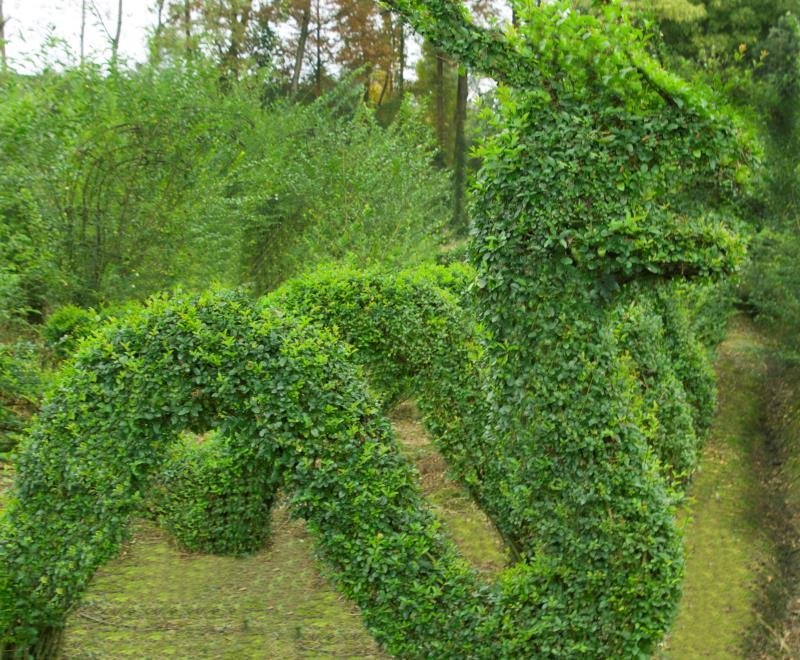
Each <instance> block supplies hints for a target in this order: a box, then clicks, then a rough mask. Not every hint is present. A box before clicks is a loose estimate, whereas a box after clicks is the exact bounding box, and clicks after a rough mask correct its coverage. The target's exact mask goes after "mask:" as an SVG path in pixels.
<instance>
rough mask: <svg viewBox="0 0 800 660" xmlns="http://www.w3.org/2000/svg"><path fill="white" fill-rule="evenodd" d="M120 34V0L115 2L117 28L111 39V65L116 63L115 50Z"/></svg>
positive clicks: (116, 49)
mask: <svg viewBox="0 0 800 660" xmlns="http://www.w3.org/2000/svg"><path fill="white" fill-rule="evenodd" d="M121 34H122V0H118V2H117V29H116V30H115V31H114V38H113V39H112V40H111V65H112V66H114V65H116V63H117V52H118V51H119V38H120V35H121Z"/></svg>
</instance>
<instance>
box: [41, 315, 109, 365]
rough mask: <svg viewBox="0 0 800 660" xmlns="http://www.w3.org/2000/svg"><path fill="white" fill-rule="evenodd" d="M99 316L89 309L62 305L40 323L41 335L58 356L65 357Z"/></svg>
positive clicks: (93, 325) (87, 332)
mask: <svg viewBox="0 0 800 660" xmlns="http://www.w3.org/2000/svg"><path fill="white" fill-rule="evenodd" d="M98 321H99V316H98V315H97V314H96V313H95V312H94V311H93V310H90V309H83V308H82V307H76V306H75V305H64V306H63V307H59V308H58V309H57V310H56V311H54V312H53V313H52V314H50V315H49V316H48V317H47V320H46V321H45V322H44V324H43V325H42V337H43V339H44V340H45V343H46V344H47V346H48V347H49V348H50V349H51V350H52V351H53V352H55V354H56V355H58V356H59V357H62V358H64V357H66V356H68V355H69V354H70V353H72V352H73V351H74V350H75V348H76V347H77V346H78V342H80V340H81V339H83V338H84V337H87V336H88V335H89V333H90V332H91V330H92V328H93V327H95V326H96V325H97V322H98Z"/></svg>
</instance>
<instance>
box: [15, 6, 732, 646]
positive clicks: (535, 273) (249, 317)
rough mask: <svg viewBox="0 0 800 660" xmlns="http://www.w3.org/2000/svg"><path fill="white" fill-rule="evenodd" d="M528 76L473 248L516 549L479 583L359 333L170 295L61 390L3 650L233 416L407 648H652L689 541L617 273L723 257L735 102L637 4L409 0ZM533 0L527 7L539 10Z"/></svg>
mask: <svg viewBox="0 0 800 660" xmlns="http://www.w3.org/2000/svg"><path fill="white" fill-rule="evenodd" d="M387 4H389V5H390V6H392V7H394V8H396V9H397V10H398V11H401V12H403V13H404V14H405V15H406V16H407V17H409V18H410V19H411V20H412V22H413V23H414V24H415V25H416V26H417V27H418V28H419V29H420V31H421V32H423V33H425V34H426V35H427V36H428V37H430V38H431V39H433V40H434V41H435V42H437V44H438V45H439V46H440V47H441V48H443V49H445V50H447V51H448V52H450V53H452V54H453V55H455V56H457V57H460V58H462V59H463V60H464V61H465V62H466V63H468V64H472V65H475V66H476V67H478V68H482V69H484V70H485V71H487V72H489V73H491V74H493V75H495V76H496V77H498V78H499V79H501V80H503V81H505V82H508V83H511V84H513V85H514V86H516V90H514V91H511V90H503V91H502V96H503V111H502V115H501V119H500V120H499V125H498V127H499V129H500V130H499V131H498V133H497V135H496V136H495V137H493V138H492V139H490V140H489V141H488V143H487V144H486V146H485V147H484V148H483V150H482V154H483V158H484V166H483V168H482V173H481V175H480V177H479V179H478V181H477V184H476V190H475V194H474V200H473V216H474V218H475V230H474V238H473V245H472V248H471V253H472V258H473V261H474V262H475V264H476V266H477V269H478V270H477V279H476V285H475V286H476V289H477V298H478V309H479V312H480V314H481V318H482V321H483V323H484V325H485V327H486V329H487V331H488V338H487V339H486V345H485V348H484V367H485V369H486V372H487V373H488V374H489V376H488V379H487V383H486V386H485V392H486V417H487V423H486V426H485V429H484V431H483V434H482V453H481V455H482V456H483V457H484V458H483V460H484V465H483V466H482V467H483V468H484V470H483V474H482V475H481V479H480V484H479V487H480V495H479V496H480V498H481V500H482V504H483V506H484V508H485V509H486V510H487V511H489V512H490V513H491V515H492V516H493V518H494V520H495V523H496V524H497V525H498V527H499V528H500V529H501V531H502V532H503V533H504V535H505V536H506V538H508V539H510V541H511V542H512V543H513V544H514V546H515V547H516V549H517V552H518V554H519V556H520V557H521V560H520V561H518V562H516V563H515V564H514V565H513V566H512V567H511V568H509V569H508V570H507V571H505V572H504V574H503V575H502V576H501V578H500V580H499V582H498V583H497V584H496V585H487V584H484V583H483V582H481V580H480V579H479V578H478V577H477V576H476V574H475V573H474V572H473V571H472V570H471V569H470V568H469V567H468V566H467V565H466V564H465V563H464V561H463V560H461V559H460V558H459V557H458V555H457V553H456V551H455V549H454V547H453V545H452V543H450V542H449V541H448V540H447V539H446V538H443V537H442V535H441V534H440V532H439V530H438V525H437V523H436V521H435V519H434V518H433V516H432V515H431V514H430V512H429V510H428V509H427V508H425V506H424V504H423V503H422V502H421V501H420V498H419V494H418V491H417V489H416V487H415V485H414V476H413V473H412V470H411V469H410V468H409V466H408V465H407V464H406V463H405V462H404V461H403V460H402V458H401V457H400V454H399V453H398V451H397V448H396V446H395V443H394V441H393V439H392V436H391V433H390V430H389V428H388V425H387V424H386V422H385V421H384V420H383V419H382V417H381V416H380V415H379V414H378V412H377V408H376V405H375V403H374V402H373V401H372V399H371V398H370V396H369V395H368V393H367V391H366V389H365V386H364V384H363V382H362V380H361V377H360V372H359V370H357V369H355V368H354V367H353V366H352V365H351V364H350V363H349V361H348V358H347V351H346V350H345V349H343V348H342V347H341V346H340V345H339V344H338V343H337V342H336V341H335V340H334V338H333V337H332V336H331V335H330V334H329V333H327V332H325V331H320V330H315V329H313V328H311V327H306V326H304V325H303V324H302V323H297V322H294V321H292V320H291V319H282V318H279V317H276V316H274V315H273V314H272V313H271V312H265V313H262V312H260V311H259V310H258V309H256V308H254V307H253V306H252V304H251V303H249V302H248V301H247V300H245V299H243V298H241V297H239V296H237V295H235V294H224V293H216V294H207V295H205V296H203V297H202V298H200V299H199V300H177V301H172V302H169V301H163V300H157V301H154V302H153V303H151V305H150V307H149V309H147V310H146V311H144V312H142V313H141V314H139V315H138V316H135V317H131V318H128V319H126V321H125V322H124V323H118V324H117V325H112V326H110V327H108V328H107V329H106V330H105V332H104V333H103V334H101V335H99V336H97V337H96V338H95V339H94V340H92V341H90V342H89V343H87V344H85V345H84V346H83V347H82V348H81V349H80V351H79V354H78V356H77V357H76V358H75V361H74V362H73V363H72V364H71V365H70V366H69V367H68V368H67V370H66V372H65V373H64V375H63V376H62V379H61V381H60V383H59V385H58V386H57V387H56V388H55V389H54V391H53V392H52V393H51V395H50V398H49V403H48V404H47V405H46V406H45V407H44V409H43V412H42V415H41V417H40V420H39V422H38V425H37V426H36V428H35V429H34V430H33V432H32V435H31V438H30V440H29V441H28V443H27V445H26V447H25V450H24V452H23V454H22V458H21V459H20V470H19V474H20V476H19V479H18V482H17V485H16V488H15V499H14V500H13V501H12V503H11V505H10V507H9V509H8V512H7V513H6V514H5V515H4V517H3V518H2V520H0V560H2V565H3V568H4V571H3V573H2V574H0V630H2V635H3V638H2V639H3V644H4V653H5V654H7V655H11V656H19V657H24V656H27V655H30V654H32V655H36V656H40V657H47V654H48V653H51V652H52V650H53V649H54V647H55V644H56V641H57V637H58V631H59V629H60V627H61V626H62V625H63V617H64V613H65V612H66V610H67V609H68V608H69V607H70V606H71V604H72V603H73V602H74V601H75V599H76V598H78V597H79V595H80V593H81V591H82V590H83V588H84V587H85V585H86V582H87V580H88V579H89V577H90V576H91V574H92V573H93V571H94V570H95V568H96V567H97V566H98V565H99V564H101V563H102V562H103V561H105V560H107V559H108V558H109V557H110V556H112V555H113V553H114V552H115V551H116V549H117V547H118V545H119V543H120V541H121V540H122V538H123V537H124V532H125V529H126V523H127V519H128V518H129V516H130V514H131V512H132V511H133V510H134V509H135V508H136V506H137V505H138V501H139V499H140V497H141V493H142V492H144V491H145V490H146V486H147V483H148V480H149V477H150V475H152V474H153V473H154V472H155V471H156V469H157V468H158V466H159V465H160V464H161V463H162V462H163V459H164V456H165V454H166V448H167V446H168V445H169V444H170V442H171V441H174V440H175V438H176V437H177V436H178V434H179V433H180V432H181V431H182V430H184V429H186V428H189V429H194V430H205V429H207V428H209V427H214V428H217V429H218V430H219V432H220V433H222V434H224V435H226V436H227V437H228V438H231V439H232V440H234V441H235V442H236V443H237V444H238V445H239V446H240V447H242V448H246V449H247V451H249V452H250V454H251V456H252V460H253V462H254V464H255V466H257V467H258V468H259V469H261V470H264V471H265V473H266V474H269V477H270V480H271V483H272V485H273V490H272V492H274V489H276V488H278V487H282V488H285V489H286V490H287V491H288V492H289V493H290V494H291V505H292V509H293V512H294V514H295V515H297V516H301V517H303V518H305V519H306V520H307V521H308V524H309V528H310V530H311V531H312V534H313V535H314V536H315V538H316V540H317V543H318V546H319V548H320V551H321V554H322V555H323V556H324V558H325V559H326V560H327V561H328V563H329V564H330V565H331V567H332V568H333V570H334V574H335V575H336V579H337V582H338V584H339V585H340V587H341V588H342V590H343V591H344V592H345V593H346V594H347V595H348V596H349V597H350V598H352V599H353V600H354V601H355V602H356V603H357V604H358V605H359V606H360V607H361V609H362V612H363V616H364V621H365V623H366V624H367V626H368V627H369V628H370V630H371V631H372V632H373V634H374V635H375V637H376V639H378V641H379V642H381V643H382V644H383V645H384V646H385V647H386V648H387V650H388V651H389V652H391V653H392V654H394V655H398V656H402V657H437V658H438V657H458V658H461V657H485V658H497V657H507V658H521V657H590V658H597V657H639V656H641V655H642V654H646V653H648V652H650V651H651V650H652V649H653V647H654V645H655V644H656V642H657V641H658V640H659V639H660V637H661V635H662V634H663V632H664V630H665V629H666V627H667V626H668V624H669V622H670V620H671V617H672V613H673V610H674V606H675V603H676V600H677V596H678V593H679V583H680V578H681V555H680V544H679V539H678V536H677V533H676V531H675V528H674V524H673V519H672V511H671V501H670V497H669V493H668V489H667V487H666V485H665V483H664V480H663V479H662V478H661V476H660V474H659V472H658V461H657V460H656V458H655V455H654V453H653V451H652V450H651V449H650V448H649V446H648V442H647V440H648V438H647V433H648V431H647V429H648V422H647V421H646V420H645V418H644V413H643V409H642V398H641V396H640V394H639V390H638V386H637V384H636V377H635V373H634V367H633V364H632V361H631V360H630V359H629V358H628V357H627V356H626V355H625V353H624V351H623V350H621V347H620V345H619V342H618V340H617V338H616V337H615V322H614V319H615V318H616V315H617V308H618V305H619V303H620V301H621V300H622V293H623V292H625V291H626V289H627V288H628V287H629V286H630V285H631V283H633V282H636V283H637V286H646V285H648V284H652V283H657V282H659V281H662V280H669V279H671V278H682V277H690V276H705V275H708V276H711V275H721V274H724V273H725V272H727V271H729V270H730V269H731V268H732V267H733V265H734V263H735V261H736V257H737V255H738V254H739V252H740V247H739V245H738V243H737V240H736V238H735V236H734V235H733V234H732V233H731V232H729V231H728V230H727V229H726V228H725V226H724V225H723V224H722V223H721V222H719V221H717V220H715V219H714V218H712V217H706V216H701V215H699V214H698V210H699V208H700V204H699V202H698V200H697V197H698V195H700V194H701V193H702V195H703V199H702V200H701V201H702V202H703V203H704V205H707V204H710V203H712V202H713V203H715V205H716V206H718V207H724V206H725V205H726V204H733V203H735V194H736V186H735V185H734V183H733V182H734V181H735V180H736V168H737V166H738V163H739V154H738V152H737V151H736V143H735V140H734V136H733V134H732V131H731V130H730V129H728V128H726V127H725V126H726V125H727V124H725V122H724V121H723V119H724V118H720V117H717V116H715V114H714V113H713V112H711V110H709V109H708V107H707V106H704V105H703V103H704V102H703V101H702V99H698V98H695V97H693V96H692V95H691V94H690V93H689V91H688V90H686V89H685V88H683V87H682V86H681V84H680V83H678V82H677V81H675V80H673V79H671V78H669V77H667V76H666V75H665V74H663V73H662V72H660V71H659V70H658V69H657V68H655V67H654V66H653V65H652V64H651V63H650V62H649V61H648V60H647V58H646V57H645V56H644V55H643V50H642V49H641V43H640V42H641V35H639V33H638V32H636V31H635V30H634V29H633V28H630V27H629V26H628V24H627V23H626V22H625V21H624V19H623V17H622V15H621V14H620V12H619V9H618V6H617V5H615V4H612V5H609V6H607V7H605V9H604V10H603V12H604V15H603V16H602V17H597V16H594V15H592V14H589V13H586V14H581V13H578V12H575V11H572V12H567V11H566V10H565V8H564V7H562V6H559V7H542V8H538V9H536V10H535V11H534V9H533V8H531V10H530V11H529V12H528V13H525V12H524V11H521V15H520V18H521V24H520V29H519V31H511V32H510V33H509V34H508V35H502V34H500V33H499V32H497V31H496V30H494V29H484V28H480V27H477V26H476V25H475V24H474V23H473V22H472V21H471V20H470V19H469V17H468V15H467V14H466V12H465V10H464V9H463V7H461V5H459V4H458V3H455V2H451V1H449V0H427V1H425V2H422V1H414V0H397V1H392V2H389V3H387ZM520 9H524V8H523V7H520Z"/></svg>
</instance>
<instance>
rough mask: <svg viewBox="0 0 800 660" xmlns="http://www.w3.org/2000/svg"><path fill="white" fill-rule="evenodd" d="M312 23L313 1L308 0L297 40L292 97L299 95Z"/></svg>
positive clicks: (290, 91)
mask: <svg viewBox="0 0 800 660" xmlns="http://www.w3.org/2000/svg"><path fill="white" fill-rule="evenodd" d="M318 18H319V14H318ZM310 22H311V0H306V3H305V4H304V5H303V16H302V18H301V20H300V36H299V38H298V40H297V52H296V53H295V55H294V70H293V71H292V84H291V86H290V87H289V94H290V95H291V96H296V95H297V87H298V85H299V84H300V71H301V69H302V68H303V57H305V53H306V40H307V39H308V24H309V23H310ZM317 39H319V30H318V31H317Z"/></svg>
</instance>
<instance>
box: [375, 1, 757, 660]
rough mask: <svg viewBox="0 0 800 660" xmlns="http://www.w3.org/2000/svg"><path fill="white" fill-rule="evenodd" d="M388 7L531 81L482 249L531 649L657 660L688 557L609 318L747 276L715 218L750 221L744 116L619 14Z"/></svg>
mask: <svg viewBox="0 0 800 660" xmlns="http://www.w3.org/2000/svg"><path fill="white" fill-rule="evenodd" d="M388 4H390V5H391V6H393V7H395V8H397V9H399V10H400V11H403V12H404V13H405V14H406V15H407V16H408V17H409V19H410V20H411V21H412V22H413V24H414V25H415V27H416V28H417V29H418V30H420V31H421V32H422V33H423V34H425V35H426V36H427V37H429V38H431V39H432V40H434V41H436V42H437V44H438V45H439V47H440V48H442V49H443V50H446V51H448V52H450V53H451V54H453V55H455V56H457V57H460V58H463V59H464V60H465V61H466V62H468V63H470V64H473V65H475V66H476V67H477V68H480V69H483V70H485V71H487V72H489V73H491V74H493V75H496V76H497V77H498V78H499V79H500V80H503V81H506V82H509V83H511V84H513V85H515V87H516V89H514V90H508V91H506V92H505V93H504V95H503V97H502V98H501V101H502V107H501V114H500V117H499V119H498V121H497V132H496V135H495V136H493V137H491V138H490V139H489V140H488V141H487V142H486V143H485V144H484V146H483V147H482V148H481V151H480V153H481V155H482V157H483V159H484V163H483V167H482V169H481V171H480V173H479V176H478V181H477V184H476V189H475V193H474V201H473V219H474V222H475V228H474V231H473V233H474V241H473V244H472V255H473V259H474V261H475V262H476V264H477V266H478V275H477V293H478V296H479V301H478V309H479V310H480V314H481V317H480V318H481V321H482V322H483V323H484V324H485V326H486V330H487V331H488V333H489V337H490V340H489V342H488V344H487V349H486V365H487V373H489V374H490V379H491V384H490V385H489V397H490V399H489V401H490V407H491V410H490V417H489V424H488V427H487V431H486V433H485V436H484V442H485V443H487V445H488V449H487V451H488V452H490V453H491V454H492V455H493V456H495V457H497V460H496V461H492V462H490V463H489V465H490V466H491V469H492V470H493V471H495V470H496V473H495V474H490V475H487V477H486V481H487V483H491V482H494V483H493V484H492V486H490V487H489V490H490V491H491V490H496V491H498V492H504V491H505V492H514V493H515V494H516V497H514V498H511V499H509V500H507V501H505V502H504V503H503V504H502V509H501V510H500V511H498V512H497V513H496V514H495V515H496V516H497V518H496V519H506V520H510V521H513V523H514V525H513V527H514V533H515V536H516V538H517V542H518V543H519V544H520V545H521V546H522V547H536V553H535V554H534V555H532V556H531V558H530V563H529V564H526V565H525V567H524V569H522V568H520V573H522V571H523V570H524V571H525V572H526V573H527V576H528V580H529V581H526V582H525V584H526V587H527V588H526V590H525V591H522V590H520V591H519V595H520V601H521V602H520V607H521V608H523V607H529V608H530V610H529V616H530V617H531V618H536V621H537V624H536V626H537V628H536V630H537V635H536V637H535V639H532V640H528V646H527V647H526V649H527V651H526V652H527V653H532V654H534V655H535V654H540V655H560V656H567V657H573V656H576V655H584V654H585V655H588V656H590V657H611V656H623V655H624V656H629V655H635V654H636V653H638V652H646V651H648V650H649V649H650V648H651V645H652V644H653V643H654V641H655V640H657V639H658V637H659V635H660V634H661V631H663V630H664V629H666V627H667V625H668V624H669V621H670V618H671V615H672V612H673V608H674V605H675V603H676V601H677V596H678V593H679V581H680V572H681V569H680V559H679V557H680V551H679V544H678V540H677V536H676V533H675V531H674V527H673V523H672V520H671V517H670V514H669V509H668V505H667V502H666V500H667V495H666V492H665V490H664V485H663V483H662V481H661V480H660V478H659V477H658V476H657V475H656V473H655V464H654V462H653V458H652V457H651V456H650V455H649V453H648V451H647V443H646V437H647V420H646V419H645V418H644V411H643V409H642V401H641V397H640V396H639V394H638V393H637V388H636V387H635V385H634V382H635V381H634V379H635V373H634V371H633V369H632V367H631V365H630V363H629V362H627V361H626V360H625V359H624V356H623V354H622V347H621V346H620V345H619V342H618V341H616V340H615V338H614V334H613V329H614V327H613V323H612V320H611V319H612V318H613V317H614V313H615V310H616V308H617V306H618V305H619V303H620V300H624V296H620V293H625V292H626V289H627V287H628V286H629V283H630V282H632V281H637V280H638V281H640V282H642V283H643V285H645V286H646V285H647V283H648V282H653V283H655V282H658V281H659V280H662V279H669V278H681V277H692V276H698V275H700V276H711V275H716V274H719V275H721V274H724V273H727V272H730V270H731V269H732V268H733V267H734V266H735V264H736V262H737V261H738V260H739V258H740V256H741V254H742V248H741V245H740V244H739V241H738V239H737V238H736V236H735V235H734V234H733V233H732V232H731V231H730V229H729V228H728V227H727V226H726V223H725V222H723V221H722V217H724V216H720V215H718V214H715V213H713V212H712V209H713V208H714V207H716V210H717V213H719V212H720V211H721V212H724V213H725V214H726V215H735V212H736V210H737V209H736V205H737V199H738V197H737V195H738V186H737V182H740V181H743V180H744V179H745V178H746V170H747V165H746V161H743V156H744V154H743V153H741V152H740V151H739V146H738V144H737V141H736V136H735V134H734V132H733V130H732V128H731V124H730V121H729V118H728V117H726V116H725V115H721V114H719V113H718V112H717V111H715V110H712V104H711V103H710V102H709V101H708V100H707V99H705V98H704V97H703V96H702V95H700V94H698V93H694V92H691V91H690V90H689V89H688V88H687V87H686V86H685V85H683V84H682V83H680V82H679V81H677V80H675V79H673V78H671V77H670V76H668V75H667V74H665V73H664V72H663V71H660V70H659V69H658V67H657V66H656V65H655V64H654V63H653V62H652V61H650V60H649V59H648V58H647V56H646V55H645V54H644V50H643V49H642V48H641V37H640V35H638V34H637V32H636V31H635V30H634V29H633V28H631V27H629V25H628V24H627V23H626V22H625V20H624V19H623V18H622V16H621V15H620V13H619V8H618V7H617V5H614V4H612V5H610V6H608V7H606V8H605V9H604V10H603V17H602V19H598V18H597V17H595V16H593V15H592V14H590V13H581V12H570V11H566V9H565V8H564V7H561V6H555V7H552V6H551V7H548V8H544V7H540V8H531V10H530V11H524V7H522V6H518V9H519V29H518V30H516V31H512V32H511V35H510V37H509V38H507V39H504V38H503V37H502V36H501V35H498V34H497V33H496V32H494V31H493V30H491V29H484V28H480V27H478V26H477V25H475V24H474V23H472V22H471V21H470V19H469V17H468V16H467V15H466V13H465V12H464V10H463V9H462V8H460V7H458V6H457V5H454V4H453V3H449V2H443V1H441V2H440V1H432V2H425V3H422V2H413V1H408V2H406V1H396V2H395V1H393V2H389V3H388ZM598 11H599V10H598ZM454 25H457V26H458V27H457V28H454V27H453V26H454ZM709 207H710V208H709ZM678 452H679V453H682V452H683V448H682V447H679V449H678ZM674 453H675V452H674V451H670V452H669V454H668V455H674ZM688 463H690V461H687V464H688ZM633 473H636V474H637V475H638V477H637V479H636V480H635V481H634V482H631V481H629V480H627V479H626V478H625V477H624V476H623V475H625V474H627V475H630V474H633ZM498 526H499V527H501V528H502V527H503V525H502V524H501V523H498ZM545 539H546V541H545ZM515 586H516V585H509V589H510V590H513V589H514V588H515ZM523 594H524V595H523ZM545 603H546V609H545ZM517 651H518V652H519V653H523V651H522V649H521V648H520V649H517Z"/></svg>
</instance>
